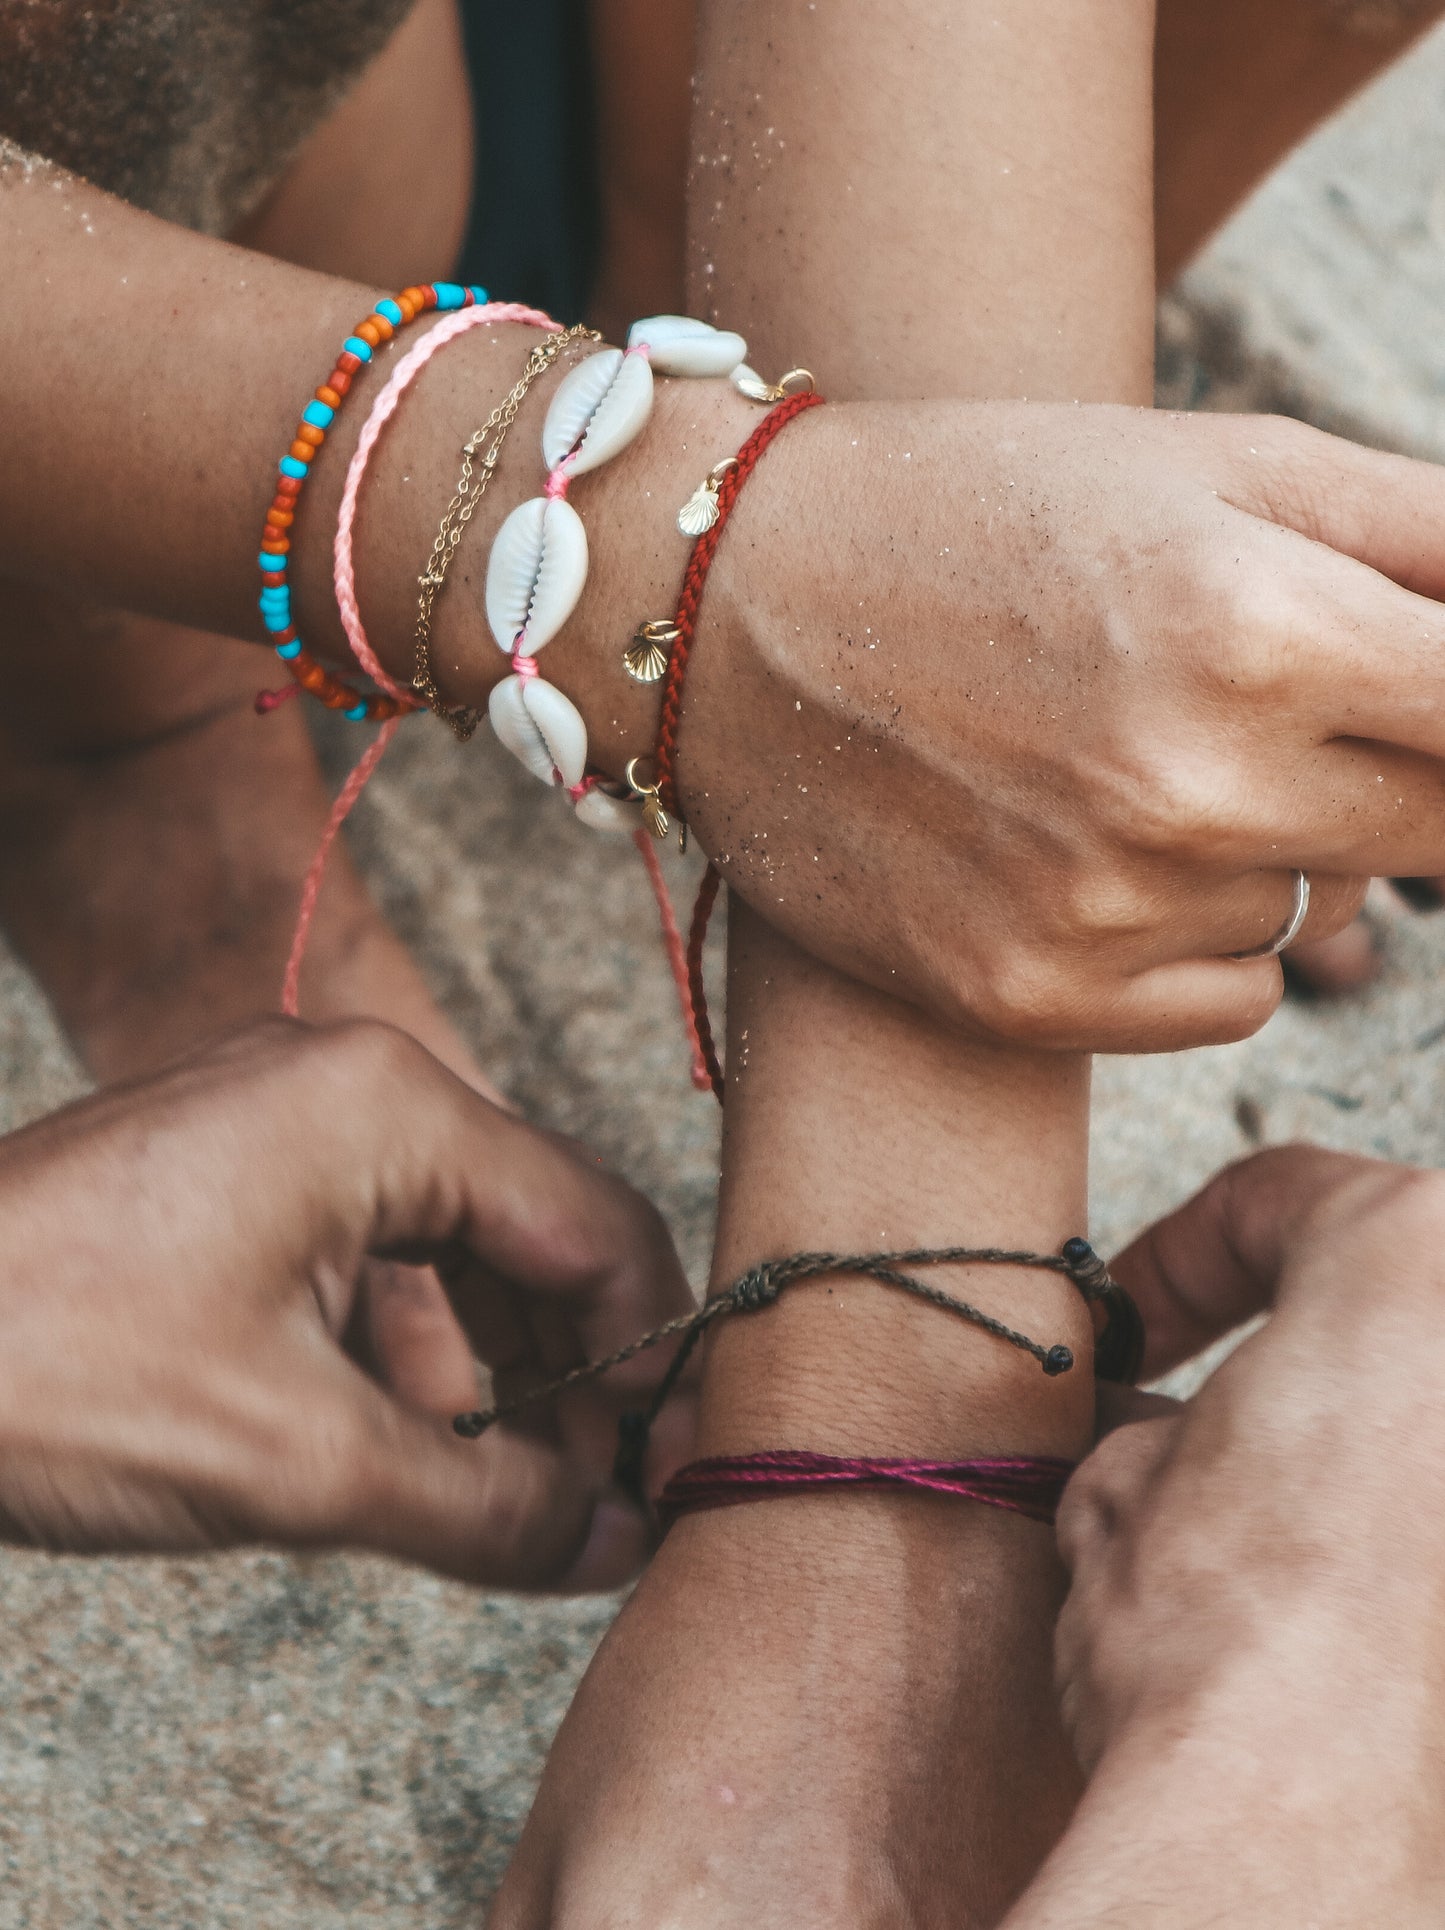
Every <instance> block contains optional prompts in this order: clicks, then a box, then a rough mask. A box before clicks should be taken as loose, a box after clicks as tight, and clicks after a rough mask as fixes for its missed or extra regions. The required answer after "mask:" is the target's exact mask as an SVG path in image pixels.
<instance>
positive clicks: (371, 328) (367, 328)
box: [356, 315, 381, 348]
mask: <svg viewBox="0 0 1445 1930" xmlns="http://www.w3.org/2000/svg"><path fill="white" fill-rule="evenodd" d="M379 320H380V317H379V316H375V315H373V316H372V317H371V319H370V321H365V322H358V323H357V325H356V333H357V334H358V335H359V336H360V337H361V339H362V341H363V342H369V343H370V344H371V346H372V347H373V348H379V347H380V346H381V331H380V329H378V328H377V326H376V324H377V322H378V321H379Z"/></svg>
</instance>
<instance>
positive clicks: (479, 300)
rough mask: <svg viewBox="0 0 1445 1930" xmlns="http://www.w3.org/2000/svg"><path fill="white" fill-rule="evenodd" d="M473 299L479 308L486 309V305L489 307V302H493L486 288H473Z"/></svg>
mask: <svg viewBox="0 0 1445 1930" xmlns="http://www.w3.org/2000/svg"><path fill="white" fill-rule="evenodd" d="M472 299H473V301H474V302H475V303H476V304H477V307H478V308H485V307H486V305H487V303H488V302H489V301H490V300H491V299H492V298H491V296H490V295H489V294H488V293H487V291H486V289H485V288H473V289H472Z"/></svg>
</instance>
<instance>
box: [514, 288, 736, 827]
mask: <svg viewBox="0 0 1445 1930" xmlns="http://www.w3.org/2000/svg"><path fill="white" fill-rule="evenodd" d="M746 354H747V344H746V343H745V342H744V341H743V339H742V337H741V336H740V335H734V334H731V333H730V332H728V331H727V330H724V329H716V328H713V327H712V326H711V325H710V324H709V323H707V322H700V321H695V320H693V319H691V318H690V317H688V316H683V315H654V316H651V317H649V318H648V319H647V320H645V321H640V322H636V323H634V324H633V326H632V328H631V330H630V331H629V332H628V337H627V347H626V349H616V348H612V349H603V350H602V351H601V352H600V353H599V354H597V355H593V356H589V358H588V359H587V360H586V361H585V362H583V363H581V364H580V365H579V366H578V367H577V368H575V369H573V370H572V371H571V372H570V373H569V374H568V375H566V376H564V377H563V379H562V381H561V382H560V383H559V384H558V386H557V392H556V394H555V395H554V396H553V397H552V401H551V404H550V406H549V408H548V410H547V415H546V419H545V421H544V422H543V424H542V459H543V461H544V462H545V463H546V465H547V481H546V486H545V489H544V492H543V494H542V495H540V496H534V497H532V498H531V499H530V500H529V501H528V502H524V503H522V504H521V505H520V506H519V507H518V508H516V509H514V510H513V511H512V513H511V515H510V516H508V517H507V519H506V521H505V522H504V523H503V524H502V527H501V528H500V529H499V530H498V532H497V535H496V538H495V540H494V541H493V544H492V551H491V555H490V557H489V559H488V563H487V583H486V599H485V600H486V612H487V622H488V625H489V626H490V628H491V632H492V636H493V638H494V639H495V641H496V644H497V647H498V649H500V650H501V651H503V652H504V654H505V655H506V656H507V658H508V659H509V661H510V664H511V674H510V675H508V676H505V677H503V678H502V679H501V681H500V682H499V683H498V684H496V685H495V686H494V687H493V689H492V693H491V696H490V698H489V700H488V703H487V715H488V717H489V719H490V720H491V725H492V729H493V730H494V731H495V732H496V734H497V736H498V737H499V738H500V739H501V741H502V743H503V744H505V745H506V747H507V749H508V750H509V751H511V753H512V755H513V756H514V757H515V758H517V760H518V761H519V762H520V763H522V764H524V765H525V766H526V767H527V769H528V770H529V771H531V772H532V774H533V776H534V777H537V778H540V779H541V781H542V782H543V783H544V784H549V785H553V786H560V787H561V788H562V789H564V790H565V791H566V792H567V795H568V796H569V797H570V798H571V799H572V802H573V804H574V805H575V806H576V809H577V815H578V816H579V817H580V818H581V819H582V820H583V821H584V823H587V824H589V825H591V826H592V828H593V829H594V830H600V831H630V830H632V829H633V828H634V826H635V824H636V822H637V814H636V811H635V809H634V808H633V805H632V803H631V802H630V801H629V800H626V799H623V798H618V797H614V796H612V795H611V794H610V793H609V792H608V791H607V790H605V789H604V788H603V787H602V785H601V781H600V780H599V778H598V777H597V775H596V773H595V772H592V771H590V770H589V769H588V759H587V726H586V724H585V723H584V722H583V720H582V714H581V712H580V711H579V710H578V709H577V707H576V705H575V704H573V703H572V702H571V700H570V699H569V698H567V697H564V696H563V694H562V692H561V691H560V690H558V689H557V688H556V687H555V685H553V684H550V683H548V682H547V681H546V680H545V678H543V677H542V676H541V675H540V674H539V671H538V667H537V653H538V652H539V651H540V650H542V649H543V648H545V646H546V645H547V644H548V643H550V641H551V640H552V638H553V637H555V636H556V634H557V633H558V631H559V630H560V629H561V628H562V626H563V625H564V624H565V623H566V621H567V619H568V618H569V617H570V616H571V614H572V612H573V611H574V610H575V609H576V607H577V604H578V601H579V599H580V598H581V595H582V590H583V587H584V585H585V584H586V581H587V566H588V556H587V532H586V530H585V528H584V527H583V523H582V519H581V517H580V516H579V515H578V514H577V512H576V510H575V509H573V508H572V506H571V504H570V503H569V502H568V501H567V491H568V489H569V488H570V486H571V484H572V482H573V480H574V478H576V477H577V476H580V475H584V474H586V472H587V471H588V470H591V469H596V468H599V467H600V466H601V465H602V464H603V463H604V462H608V461H610V460H611V458H612V457H613V456H615V455H618V454H619V453H620V452H621V451H622V450H623V449H625V448H627V446H628V445H629V444H630V443H631V442H632V441H633V440H634V439H635V437H636V436H638V435H639V434H640V433H641V430H642V428H643V425H644V424H645V423H646V421H647V419H648V416H649V415H650V414H651V412H652V399H653V380H652V379H653V374H654V372H656V373H657V374H659V375H680V376H722V375H728V374H730V373H731V371H732V370H733V369H735V368H737V367H738V366H739V365H740V364H741V363H742V361H743V357H744V356H745V355H746Z"/></svg>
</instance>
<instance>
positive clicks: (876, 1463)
mask: <svg viewBox="0 0 1445 1930" xmlns="http://www.w3.org/2000/svg"><path fill="white" fill-rule="evenodd" d="M1073 1471H1074V1463H1073V1462H1072V1461H1059V1460H1054V1459H1052V1458H1051V1457H1049V1456H1036V1455H1008V1456H1000V1457H997V1458H994V1459H992V1460H987V1461H891V1460H878V1459H876V1458H874V1457H873V1456H871V1455H851V1454H850V1455H837V1454H812V1453H809V1452H808V1451H806V1450H803V1449H796V1448H776V1449H772V1450H767V1451H764V1452H762V1453H758V1454H718V1455H714V1456H712V1457H711V1459H709V1460H706V1461H692V1462H689V1464H688V1465H687V1466H686V1467H684V1468H679V1469H678V1471H677V1473H676V1474H674V1475H673V1477H672V1479H671V1480H670V1481H669V1482H668V1483H667V1484H666V1486H665V1487H664V1488H663V1490H662V1492H661V1494H660V1495H659V1496H658V1497H657V1502H656V1511H657V1521H658V1526H659V1528H660V1529H661V1530H662V1532H663V1534H666V1533H667V1531H668V1529H669V1528H670V1527H671V1526H672V1524H673V1522H674V1521H676V1520H677V1518H678V1517H679V1515H685V1514H700V1513H704V1512H706V1511H708V1510H710V1509H712V1508H731V1507H735V1506H736V1505H737V1503H739V1502H741V1501H766V1500H768V1499H770V1498H771V1497H774V1496H776V1495H780V1494H797V1493H799V1492H802V1491H805V1490H808V1489H812V1488H866V1489H871V1490H873V1491H875V1492H876V1491H878V1490H893V1491H895V1492H896V1491H897V1490H899V1489H905V1490H907V1489H912V1490H914V1491H915V1492H922V1493H925V1494H946V1495H953V1496H955V1497H956V1498H958V1499H959V1500H964V1501H982V1502H984V1503H985V1504H986V1505H987V1506H988V1507H990V1508H1007V1509H1008V1510H1009V1512H1010V1513H1011V1514H1020V1515H1026V1516H1027V1517H1028V1519H1029V1520H1030V1521H1045V1522H1052V1521H1053V1519H1054V1515H1055V1512H1056V1511H1057V1509H1058V1505H1059V1497H1060V1496H1061V1495H1062V1494H1063V1492H1064V1484H1065V1483H1066V1482H1067V1480H1068V1478H1069V1476H1070V1475H1071V1474H1072V1473H1073Z"/></svg>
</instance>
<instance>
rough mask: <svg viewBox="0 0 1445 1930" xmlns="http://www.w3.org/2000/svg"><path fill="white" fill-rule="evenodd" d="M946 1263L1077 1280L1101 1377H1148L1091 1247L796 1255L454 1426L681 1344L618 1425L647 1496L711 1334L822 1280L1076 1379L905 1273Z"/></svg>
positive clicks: (634, 1476)
mask: <svg viewBox="0 0 1445 1930" xmlns="http://www.w3.org/2000/svg"><path fill="white" fill-rule="evenodd" d="M944 1265H955V1266H956V1265H968V1266H1008V1267H1036V1268H1039V1269H1041V1270H1043V1271H1044V1272H1047V1273H1061V1274H1063V1275H1065V1276H1066V1277H1067V1278H1068V1279H1070V1280H1072V1281H1073V1283H1074V1285H1075V1286H1076V1287H1077V1288H1078V1290H1079V1293H1080V1294H1081V1295H1082V1297H1083V1299H1084V1301H1085V1302H1086V1304H1087V1305H1089V1306H1090V1307H1094V1306H1098V1307H1099V1308H1101V1309H1102V1311H1103V1314H1104V1324H1103V1327H1102V1328H1101V1330H1100V1331H1099V1333H1098V1334H1097V1336H1096V1338H1095V1341H1094V1373H1095V1376H1096V1378H1098V1379H1099V1380H1108V1381H1124V1382H1127V1383H1132V1382H1133V1381H1135V1380H1136V1379H1137V1378H1138V1375H1139V1369H1140V1367H1141V1366H1142V1364H1143V1358H1144V1323H1143V1321H1142V1320H1141V1319H1140V1317H1139V1310H1138V1308H1137V1307H1136V1306H1135V1305H1134V1302H1133V1300H1132V1299H1131V1298H1130V1296H1129V1294H1128V1293H1127V1292H1126V1291H1125V1290H1124V1288H1123V1287H1121V1286H1120V1285H1119V1283H1118V1281H1117V1280H1114V1279H1113V1278H1111V1276H1110V1273H1109V1269H1108V1268H1107V1267H1106V1266H1105V1264H1104V1262H1103V1261H1102V1260H1101V1259H1100V1258H1099V1256H1098V1254H1097V1253H1095V1251H1094V1249H1093V1247H1091V1246H1090V1244H1089V1242H1088V1241H1087V1240H1083V1239H1072V1240H1065V1242H1064V1244H1063V1247H1062V1248H1061V1249H1060V1251H1059V1252H1058V1253H1028V1252H1023V1251H1017V1250H1015V1249H1013V1248H1010V1247H994V1246H984V1247H973V1246H947V1247H913V1248H909V1249H907V1250H906V1251H903V1252H900V1253H853V1254H845V1253H794V1254H791V1255H789V1256H788V1257H787V1258H786V1259H781V1260H763V1261H761V1262H760V1263H759V1264H758V1265H757V1266H755V1267H750V1268H749V1269H748V1271H747V1272H746V1273H745V1274H743V1275H742V1276H741V1278H739V1279H737V1280H735V1281H734V1282H733V1284H732V1285H731V1286H730V1287H727V1288H726V1289H724V1291H723V1292H722V1293H720V1294H717V1295H716V1296H715V1297H714V1298H713V1299H711V1300H709V1301H707V1302H705V1304H704V1305H703V1306H701V1307H698V1308H697V1309H695V1311H693V1312H692V1313H685V1314H678V1315H677V1317H676V1318H675V1319H673V1320H667V1321H664V1322H663V1324H662V1326H660V1327H655V1328H654V1329H653V1330H652V1332H651V1333H648V1334H642V1335H640V1336H639V1338H638V1339H636V1340H633V1341H629V1342H628V1344H627V1345H626V1346H625V1347H619V1348H618V1349H617V1351H616V1353H614V1354H609V1355H607V1357H606V1358H605V1359H604V1360H592V1361H585V1362H584V1363H583V1364H582V1365H581V1366H580V1367H574V1368H572V1369H571V1370H570V1372H568V1373H565V1374H561V1375H559V1376H558V1377H557V1379H556V1380H553V1381H548V1382H547V1383H546V1385H545V1386H542V1387H534V1388H532V1389H530V1390H529V1391H528V1392H527V1393H525V1394H518V1395H517V1396H516V1397H515V1399H513V1400H509V1401H502V1402H499V1403H498V1404H497V1405H496V1406H495V1407H490V1408H486V1409H481V1410H478V1411H477V1412H476V1413H472V1414H458V1415H457V1417H456V1418H455V1420H454V1421H453V1422H452V1426H453V1427H454V1428H455V1430H456V1432H457V1433H458V1434H460V1435H462V1436H463V1437H464V1438H465V1439H467V1440H475V1439H476V1437H477V1436H478V1435H479V1434H482V1433H485V1431H486V1430H487V1429H488V1428H489V1427H492V1426H494V1425H495V1424H496V1422H498V1421H505V1420H508V1419H510V1418H511V1416H512V1415H514V1414H520V1413H522V1412H523V1411H524V1410H525V1409H526V1408H529V1407H535V1406H536V1405H537V1404H538V1403H539V1402H541V1401H547V1400H551V1399H553V1398H554V1397H555V1396H556V1395H558V1394H562V1393H565V1392H566V1391H567V1390H568V1389H569V1388H572V1387H576V1386H578V1385H579V1384H580V1383H582V1382H584V1381H589V1380H594V1379H596V1377H597V1376H598V1375H599V1374H605V1373H607V1372H608V1371H609V1369H611V1368H613V1367H620V1366H622V1364H623V1362H624V1361H629V1360H632V1359H634V1358H635V1357H636V1356H637V1355H638V1354H641V1353H644V1352H645V1351H646V1350H647V1349H648V1348H649V1347H656V1346H657V1345H659V1343H661V1342H662V1341H664V1340H680V1341H681V1345H680V1346H679V1348H678V1350H677V1352H676V1353H675V1354H674V1355H673V1357H672V1359H671V1361H669V1363H668V1366H667V1371H666V1373H665V1374H664V1375H663V1376H662V1379H661V1380H660V1381H659V1382H658V1385H657V1388H656V1390H655V1392H654V1393H653V1396H652V1399H651V1400H650V1401H649V1403H648V1405H647V1407H646V1408H645V1409H642V1410H638V1411H636V1412H633V1413H629V1414H624V1415H623V1416H622V1417H621V1420H620V1422H619V1424H618V1434H619V1442H618V1450H617V1464H616V1468H615V1471H614V1472H615V1475H616V1479H617V1481H618V1483H619V1485H620V1486H622V1487H623V1488H625V1489H627V1490H628V1491H629V1492H632V1493H638V1492H640V1489H641V1481H642V1462H643V1456H644V1455H645V1453H646V1450H647V1440H648V1435H649V1434H650V1433H651V1430H652V1424H653V1422H654V1421H655V1420H656V1419H657V1416H658V1415H659V1413H661V1411H662V1408H663V1405H664V1403H665V1402H666V1400H667V1397H668V1395H669V1394H670V1393H671V1392H672V1390H673V1388H674V1387H675V1386H676V1385H677V1381H678V1378H679V1376H680V1375H681V1373H682V1371H683V1368H684V1367H685V1366H686V1365H687V1361H688V1357H689V1356H690V1355H691V1353H692V1350H693V1348H694V1347H696V1345H697V1343H698V1341H699V1340H701V1338H702V1336H703V1334H704V1333H705V1332H706V1331H707V1329H708V1328H709V1327H710V1326H712V1325H713V1324H714V1322H715V1321H718V1320H722V1319H725V1318H726V1317H727V1316H728V1315H729V1314H735V1313H755V1312H757V1311H758V1310H759V1309H760V1308H762V1307H771V1306H772V1305H773V1304H774V1302H775V1301H776V1300H777V1299H778V1298H779V1296H780V1295H781V1294H782V1292H783V1290H784V1289H785V1288H786V1287H791V1286H795V1285H796V1284H797V1283H798V1282H799V1281H800V1280H816V1279H818V1278H819V1276H820V1275H822V1274H827V1273H856V1274H862V1275H864V1276H865V1277H866V1278H868V1279H870V1280H877V1281H879V1282H881V1283H882V1284H883V1285H884V1286H889V1287H898V1288H899V1289H900V1290H901V1291H902V1292H904V1293H910V1294H912V1295H914V1297H915V1298H916V1299H919V1300H926V1301H927V1302H928V1303H929V1305H930V1306H934V1307H940V1308H942V1309H943V1311H944V1312H946V1313H952V1314H956V1315H957V1316H958V1317H959V1318H960V1319H961V1320H967V1321H968V1322H969V1323H970V1324H971V1325H972V1326H975V1327H981V1328H982V1329H983V1331H984V1332H985V1333H988V1334H993V1335H994V1336H995V1338H996V1339H999V1340H1004V1341H1007V1342H1008V1344H1009V1346H1011V1347H1017V1348H1018V1349H1019V1350H1020V1351H1021V1352H1023V1353H1026V1354H1032V1355H1033V1357H1034V1359H1035V1360H1036V1361H1037V1362H1038V1363H1039V1365H1040V1366H1041V1367H1042V1368H1043V1370H1044V1372H1045V1373H1046V1374H1048V1375H1050V1376H1055V1375H1059V1374H1067V1373H1068V1372H1069V1370H1070V1368H1071V1367H1072V1366H1073V1365H1074V1352H1073V1349H1072V1348H1071V1347H1065V1346H1063V1345H1061V1344H1060V1345H1055V1346H1053V1347H1046V1346H1044V1345H1043V1344H1042V1342H1040V1341H1037V1340H1031V1339H1030V1338H1029V1336H1028V1335H1027V1334H1022V1333H1020V1332H1019V1331H1018V1330H1017V1329H1016V1328H1014V1327H1010V1326H1007V1325H1006V1324H1005V1323H1004V1322H1003V1321H1002V1320H995V1319H994V1317H993V1315H992V1314H987V1313H985V1312H984V1311H983V1309H982V1308H981V1307H975V1306H971V1305H970V1304H969V1302H968V1301H966V1300H959V1299H956V1298H955V1297H954V1295H952V1294H951V1293H945V1292H944V1291H943V1289H942V1288H941V1287H932V1286H929V1285H928V1283H927V1282H926V1281H924V1280H918V1279H915V1278H914V1276H913V1275H912V1274H911V1273H905V1272H904V1271H903V1270H902V1269H903V1268H905V1267H924V1266H944Z"/></svg>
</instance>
